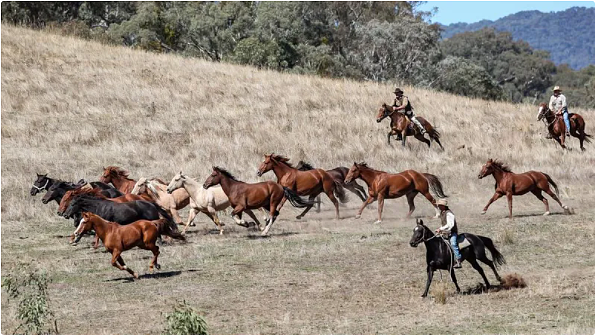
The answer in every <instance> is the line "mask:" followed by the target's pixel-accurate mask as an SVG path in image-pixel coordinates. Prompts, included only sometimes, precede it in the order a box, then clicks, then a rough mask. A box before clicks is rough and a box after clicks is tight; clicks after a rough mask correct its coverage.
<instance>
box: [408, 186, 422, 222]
mask: <svg viewBox="0 0 595 335" xmlns="http://www.w3.org/2000/svg"><path fill="white" fill-rule="evenodd" d="M417 193H419V192H417V191H413V192H410V193H407V204H409V213H407V218H410V217H411V214H413V211H414V210H415V203H414V202H413V200H414V199H415V196H417Z"/></svg>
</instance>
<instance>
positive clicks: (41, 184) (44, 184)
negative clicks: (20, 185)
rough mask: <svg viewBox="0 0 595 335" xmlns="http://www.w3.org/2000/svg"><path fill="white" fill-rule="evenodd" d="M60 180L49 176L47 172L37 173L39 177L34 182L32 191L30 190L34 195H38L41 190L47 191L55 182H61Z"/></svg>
mask: <svg viewBox="0 0 595 335" xmlns="http://www.w3.org/2000/svg"><path fill="white" fill-rule="evenodd" d="M59 181H60V180H58V179H54V178H49V177H48V175H47V173H46V174H39V173H37V179H35V181H34V182H33V187H31V191H30V192H29V193H30V194H31V195H32V196H35V195H37V193H39V192H41V191H47V190H49V189H50V187H52V185H54V183H56V182H59Z"/></svg>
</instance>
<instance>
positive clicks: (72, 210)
mask: <svg viewBox="0 0 595 335" xmlns="http://www.w3.org/2000/svg"><path fill="white" fill-rule="evenodd" d="M82 212H91V213H93V214H97V215H99V216H101V217H102V218H103V219H104V220H107V221H113V222H117V223H119V224H122V225H125V224H129V223H132V222H134V221H138V220H159V218H160V217H159V215H161V216H162V217H164V218H165V219H167V220H168V221H169V222H170V224H171V225H172V226H176V229H177V225H175V223H174V220H173V219H172V217H171V216H170V215H169V214H168V213H167V212H166V211H165V210H164V209H163V208H161V207H159V205H157V204H154V203H152V202H148V201H144V200H135V201H129V202H123V203H117V202H113V201H110V200H105V199H99V198H95V197H93V196H88V195H79V196H76V197H75V198H74V199H73V200H72V202H71V203H70V205H68V208H66V210H65V211H64V217H65V218H67V219H68V218H71V217H77V218H78V217H80V216H81V215H82ZM76 225H77V224H75V226H76Z"/></svg>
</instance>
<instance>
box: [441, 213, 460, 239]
mask: <svg viewBox="0 0 595 335" xmlns="http://www.w3.org/2000/svg"><path fill="white" fill-rule="evenodd" d="M440 218H441V220H442V227H440V230H441V231H443V232H445V233H455V234H457V233H458V229H457V221H456V219H455V215H454V214H453V212H451V211H450V210H446V211H443V212H442V213H440Z"/></svg>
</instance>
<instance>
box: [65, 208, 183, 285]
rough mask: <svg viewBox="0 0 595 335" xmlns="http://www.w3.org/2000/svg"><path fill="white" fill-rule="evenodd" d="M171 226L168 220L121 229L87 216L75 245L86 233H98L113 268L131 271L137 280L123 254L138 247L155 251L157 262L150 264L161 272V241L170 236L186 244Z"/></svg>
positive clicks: (111, 223) (86, 213) (152, 261)
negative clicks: (159, 259)
mask: <svg viewBox="0 0 595 335" xmlns="http://www.w3.org/2000/svg"><path fill="white" fill-rule="evenodd" d="M171 225H172V223H171V222H168V220H167V219H159V220H155V221H149V220H138V221H134V222H132V223H130V224H127V225H120V224H118V223H116V222H110V221H106V220H104V219H102V218H101V217H100V216H98V215H95V214H93V213H90V212H83V218H82V220H81V223H80V224H79V226H78V227H77V229H76V230H75V231H74V237H75V240H74V243H77V242H78V241H79V240H80V239H81V237H82V236H83V234H84V233H86V232H88V231H89V230H95V233H96V234H97V236H99V238H100V239H101V241H103V244H104V245H105V248H106V249H107V251H109V252H111V254H112V262H111V263H112V265H113V266H115V267H117V268H118V269H120V270H126V271H128V273H130V274H131V275H132V276H133V277H134V278H138V274H136V272H134V271H133V270H132V269H131V268H129V267H127V266H126V264H124V260H123V259H122V256H120V255H121V254H122V252H123V251H126V250H129V249H132V248H134V247H139V248H141V249H145V250H151V252H153V259H152V260H151V263H150V264H149V270H150V271H151V272H153V267H155V268H157V269H158V270H159V268H161V266H160V265H159V264H158V263H157V257H158V256H159V247H158V246H157V245H156V244H155V241H157V238H158V237H159V236H161V235H166V236H169V237H172V238H175V239H178V240H185V238H184V236H183V235H182V234H180V232H178V231H177V229H172V227H171ZM174 228H175V227H174Z"/></svg>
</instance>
